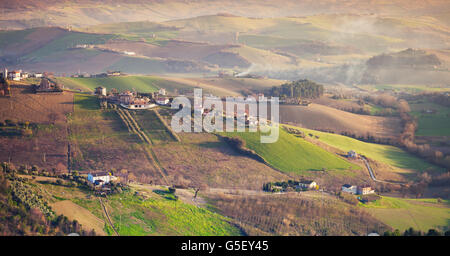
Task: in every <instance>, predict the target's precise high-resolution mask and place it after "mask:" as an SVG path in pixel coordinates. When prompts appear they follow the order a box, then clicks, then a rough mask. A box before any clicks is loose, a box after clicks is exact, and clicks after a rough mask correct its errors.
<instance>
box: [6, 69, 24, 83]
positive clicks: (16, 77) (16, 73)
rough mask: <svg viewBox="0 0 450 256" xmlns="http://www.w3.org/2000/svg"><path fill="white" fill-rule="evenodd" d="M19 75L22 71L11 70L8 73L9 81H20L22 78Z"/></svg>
mask: <svg viewBox="0 0 450 256" xmlns="http://www.w3.org/2000/svg"><path fill="white" fill-rule="evenodd" d="M21 73H22V70H13V71H11V72H9V73H8V77H9V79H11V80H14V81H20V79H21V78H22V77H21Z"/></svg>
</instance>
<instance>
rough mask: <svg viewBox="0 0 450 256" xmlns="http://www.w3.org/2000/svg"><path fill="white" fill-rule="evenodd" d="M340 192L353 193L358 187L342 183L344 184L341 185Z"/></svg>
mask: <svg viewBox="0 0 450 256" xmlns="http://www.w3.org/2000/svg"><path fill="white" fill-rule="evenodd" d="M342 192H345V193H350V194H354V195H355V194H356V193H357V192H358V187H357V186H355V185H350V184H344V185H342Z"/></svg>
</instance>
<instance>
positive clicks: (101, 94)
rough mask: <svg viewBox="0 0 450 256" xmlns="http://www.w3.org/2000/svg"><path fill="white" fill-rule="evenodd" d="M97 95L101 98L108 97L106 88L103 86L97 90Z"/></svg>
mask: <svg viewBox="0 0 450 256" xmlns="http://www.w3.org/2000/svg"><path fill="white" fill-rule="evenodd" d="M95 94H96V95H99V96H106V88H105V87H102V86H99V87H97V88H95Z"/></svg>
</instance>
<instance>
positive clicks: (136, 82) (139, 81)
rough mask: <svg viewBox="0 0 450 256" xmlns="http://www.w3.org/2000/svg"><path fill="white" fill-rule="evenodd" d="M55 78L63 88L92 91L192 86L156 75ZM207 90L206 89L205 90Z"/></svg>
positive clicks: (181, 90) (183, 89) (182, 89)
mask: <svg viewBox="0 0 450 256" xmlns="http://www.w3.org/2000/svg"><path fill="white" fill-rule="evenodd" d="M57 80H58V81H59V82H60V83H62V84H64V86H65V88H69V89H79V90H82V91H89V92H92V91H94V90H95V88H96V87H98V86H103V87H105V88H106V89H107V90H108V91H109V90H111V89H113V88H115V89H117V90H118V91H119V92H121V91H125V90H133V89H134V90H136V91H137V92H142V93H149V92H154V91H157V90H158V89H159V88H165V89H166V90H167V91H169V92H173V91H175V90H177V91H178V92H179V93H184V92H189V91H191V92H192V88H193V87H192V86H190V85H185V84H181V83H177V82H173V81H168V80H165V79H163V78H159V77H156V76H118V77H102V78H75V77H58V78H57ZM206 91H208V90H206Z"/></svg>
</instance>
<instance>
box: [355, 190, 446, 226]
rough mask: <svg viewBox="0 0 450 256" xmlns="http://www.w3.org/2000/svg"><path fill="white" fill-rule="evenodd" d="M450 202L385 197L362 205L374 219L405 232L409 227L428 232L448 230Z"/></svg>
mask: <svg viewBox="0 0 450 256" xmlns="http://www.w3.org/2000/svg"><path fill="white" fill-rule="evenodd" d="M449 206H450V201H448V200H443V201H442V202H441V203H439V202H438V201H437V199H403V198H394V197H386V196H383V197H382V199H381V200H377V201H375V202H373V203H369V204H367V205H361V207H364V208H365V209H366V210H367V211H369V212H370V213H371V214H372V215H373V216H374V217H376V218H377V219H379V220H380V221H383V222H384V223H386V224H388V225H390V226H391V227H393V228H398V229H399V230H400V231H404V230H406V229H408V228H409V227H413V228H414V229H418V230H422V231H427V230H428V229H430V228H439V229H442V228H445V227H446V228H447V229H448V227H449V225H450V207H449Z"/></svg>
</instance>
